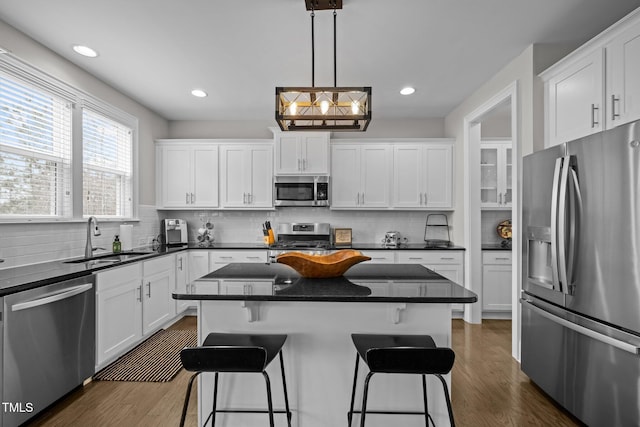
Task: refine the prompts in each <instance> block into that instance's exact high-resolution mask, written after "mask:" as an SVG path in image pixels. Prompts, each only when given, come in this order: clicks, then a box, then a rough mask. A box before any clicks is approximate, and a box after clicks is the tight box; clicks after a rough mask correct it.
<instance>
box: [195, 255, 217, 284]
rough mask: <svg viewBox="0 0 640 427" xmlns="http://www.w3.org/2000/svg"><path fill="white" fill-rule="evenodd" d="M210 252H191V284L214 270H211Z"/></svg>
mask: <svg viewBox="0 0 640 427" xmlns="http://www.w3.org/2000/svg"><path fill="white" fill-rule="evenodd" d="M209 252H210V250H206V249H195V250H190V251H189V283H193V282H194V281H195V280H197V279H199V278H201V277H202V276H205V275H207V274H209V273H210V272H211V271H213V270H214V269H209Z"/></svg>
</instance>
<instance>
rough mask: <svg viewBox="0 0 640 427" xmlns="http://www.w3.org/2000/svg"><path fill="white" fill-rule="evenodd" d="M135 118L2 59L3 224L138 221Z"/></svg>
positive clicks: (15, 61) (0, 167) (25, 66)
mask: <svg viewBox="0 0 640 427" xmlns="http://www.w3.org/2000/svg"><path fill="white" fill-rule="evenodd" d="M137 129H138V121H137V119H136V118H135V117H133V116H131V115H129V114H127V113H125V112H123V111H120V110H118V109H117V108H114V107H112V106H111V105H108V104H106V103H105V102H103V101H101V100H99V99H97V98H94V97H92V96H91V95H89V94H87V93H84V92H82V91H81V90H79V89H76V88H73V87H71V86H69V85H67V84H66V83H64V82H61V81H59V80H57V79H55V78H54V77H52V76H50V75H48V74H45V73H43V72H41V71H39V70H37V69H35V68H33V67H31V66H29V65H28V64H26V63H24V62H22V61H21V60H20V59H18V58H16V57H14V56H13V55H11V54H8V53H5V54H1V55H0V220H10V221H15V220H21V219H27V220H32V219H43V220H69V219H74V218H75V219H79V218H82V217H84V216H90V215H94V216H97V217H102V218H112V219H129V218H135V216H136V214H137V209H136V206H135V203H134V202H135V200H136V198H135V194H134V188H135V174H134V168H133V164H134V158H135V147H136V133H137Z"/></svg>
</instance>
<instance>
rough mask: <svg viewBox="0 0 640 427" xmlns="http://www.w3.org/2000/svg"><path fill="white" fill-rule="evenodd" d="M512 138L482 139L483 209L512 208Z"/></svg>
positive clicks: (481, 198) (481, 180)
mask: <svg viewBox="0 0 640 427" xmlns="http://www.w3.org/2000/svg"><path fill="white" fill-rule="evenodd" d="M511 147H512V146H511V140H482V142H481V146H480V174H481V176H480V191H481V194H480V203H481V207H482V208H483V209H511V200H512V190H511V169H512V168H511V164H512V163H511Z"/></svg>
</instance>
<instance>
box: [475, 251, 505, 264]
mask: <svg viewBox="0 0 640 427" xmlns="http://www.w3.org/2000/svg"><path fill="white" fill-rule="evenodd" d="M511 262H512V254H511V251H482V264H483V265H484V264H509V265H511Z"/></svg>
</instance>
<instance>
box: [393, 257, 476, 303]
mask: <svg viewBox="0 0 640 427" xmlns="http://www.w3.org/2000/svg"><path fill="white" fill-rule="evenodd" d="M396 256H397V262H398V264H422V265H424V266H425V267H427V268H429V269H431V270H433V271H435V272H436V273H438V274H440V275H441V276H443V277H446V278H447V279H449V280H451V281H452V282H454V283H457V284H458V285H460V286H463V287H464V264H463V263H464V260H463V257H464V252H463V251H437V250H429V251H409V250H406V251H398V252H397V255H396ZM451 309H452V310H454V311H462V310H464V306H463V304H451Z"/></svg>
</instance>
